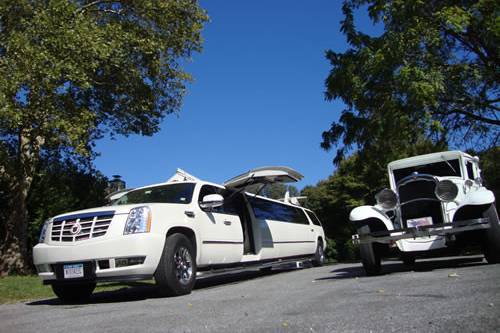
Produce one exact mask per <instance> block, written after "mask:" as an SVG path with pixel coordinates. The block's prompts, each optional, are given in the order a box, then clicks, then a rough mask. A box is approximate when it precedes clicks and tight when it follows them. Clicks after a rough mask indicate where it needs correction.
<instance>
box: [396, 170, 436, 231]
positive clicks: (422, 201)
mask: <svg viewBox="0 0 500 333" xmlns="http://www.w3.org/2000/svg"><path fill="white" fill-rule="evenodd" d="M435 188H436V182H434V181H429V179H418V178H417V179H415V180H411V181H408V182H405V183H404V184H402V185H400V186H399V187H398V195H399V204H400V216H401V219H402V222H403V226H404V227H408V225H407V220H409V219H416V218H422V217H432V223H433V224H439V223H443V212H442V205H441V202H440V201H439V199H438V198H437V197H436V195H435V193H434V190H435Z"/></svg>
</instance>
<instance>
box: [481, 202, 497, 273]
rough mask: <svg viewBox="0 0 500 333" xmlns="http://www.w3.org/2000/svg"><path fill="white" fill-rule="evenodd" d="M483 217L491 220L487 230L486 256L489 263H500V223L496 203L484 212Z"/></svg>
mask: <svg viewBox="0 0 500 333" xmlns="http://www.w3.org/2000/svg"><path fill="white" fill-rule="evenodd" d="M483 217H487V218H488V219H489V220H490V228H489V229H488V230H487V231H486V241H485V243H484V257H485V258H486V261H487V262H488V263H489V264H498V263H500V225H499V224H498V213H497V210H496V208H495V204H494V203H493V204H491V205H490V207H488V209H487V210H485V211H484V212H483Z"/></svg>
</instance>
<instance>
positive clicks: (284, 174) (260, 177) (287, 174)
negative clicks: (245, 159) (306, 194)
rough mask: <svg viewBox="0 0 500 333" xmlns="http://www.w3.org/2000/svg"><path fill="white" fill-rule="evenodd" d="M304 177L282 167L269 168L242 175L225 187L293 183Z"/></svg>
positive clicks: (241, 187)
mask: <svg viewBox="0 0 500 333" xmlns="http://www.w3.org/2000/svg"><path fill="white" fill-rule="evenodd" d="M303 177H304V176H302V174H300V173H299V172H297V171H295V170H293V169H291V168H288V167H282V166H269V167H261V168H256V169H252V170H250V171H248V172H245V173H243V174H241V175H238V176H236V177H234V178H231V179H229V180H227V181H226V182H225V183H224V186H225V187H227V188H234V189H244V188H245V187H247V186H249V185H253V184H261V185H266V184H271V183H277V182H280V183H292V182H297V181H299V180H301V179H302V178H303Z"/></svg>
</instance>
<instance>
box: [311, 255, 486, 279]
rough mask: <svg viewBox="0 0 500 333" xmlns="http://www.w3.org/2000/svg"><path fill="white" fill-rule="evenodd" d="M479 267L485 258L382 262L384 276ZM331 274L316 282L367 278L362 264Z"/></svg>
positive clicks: (483, 263) (484, 263)
mask: <svg viewBox="0 0 500 333" xmlns="http://www.w3.org/2000/svg"><path fill="white" fill-rule="evenodd" d="M479 265H486V262H484V261H483V256H471V257H460V258H439V259H425V260H423V261H417V262H416V263H415V264H414V265H405V264H403V263H402V262H400V261H384V262H382V275H388V274H394V273H403V272H429V271H433V270H436V269H449V268H456V267H467V266H479ZM330 273H333V276H326V277H322V278H318V279H316V281H321V280H339V279H352V278H360V277H367V276H366V274H365V270H364V269H363V266H362V265H361V264H359V265H356V266H349V267H340V268H337V269H334V270H332V271H330Z"/></svg>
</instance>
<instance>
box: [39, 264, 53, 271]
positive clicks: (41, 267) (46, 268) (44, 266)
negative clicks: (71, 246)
mask: <svg viewBox="0 0 500 333" xmlns="http://www.w3.org/2000/svg"><path fill="white" fill-rule="evenodd" d="M36 271H37V272H38V273H50V272H52V269H51V267H50V265H49V264H41V265H36Z"/></svg>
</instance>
